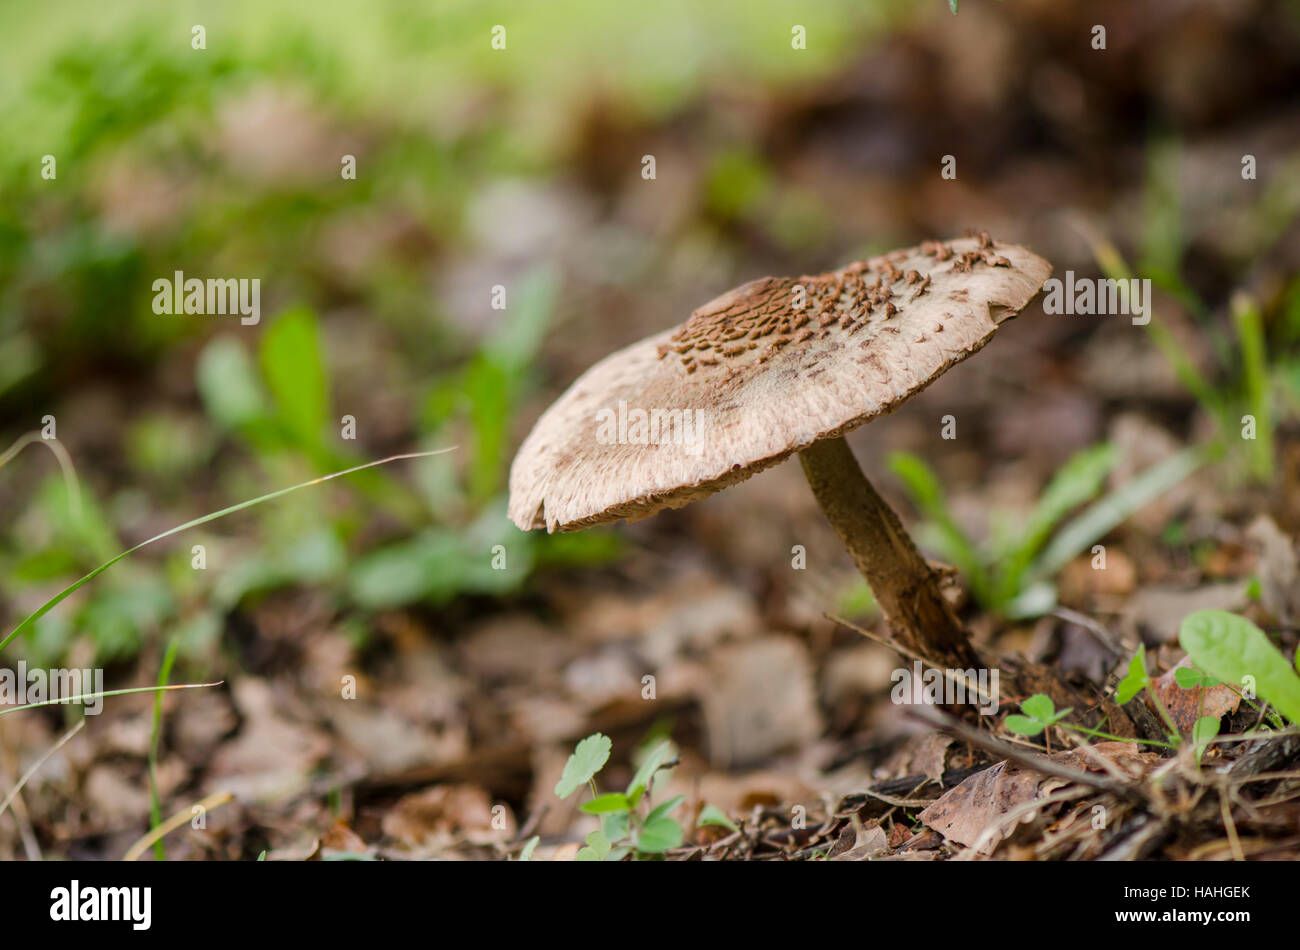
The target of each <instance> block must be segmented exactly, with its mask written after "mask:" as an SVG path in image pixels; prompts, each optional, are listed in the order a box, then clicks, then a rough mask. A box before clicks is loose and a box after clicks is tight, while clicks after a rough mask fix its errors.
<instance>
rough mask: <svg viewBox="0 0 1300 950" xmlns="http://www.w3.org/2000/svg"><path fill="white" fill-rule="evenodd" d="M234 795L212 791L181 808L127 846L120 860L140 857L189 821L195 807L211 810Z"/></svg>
mask: <svg viewBox="0 0 1300 950" xmlns="http://www.w3.org/2000/svg"><path fill="white" fill-rule="evenodd" d="M234 797H235V796H234V795H233V794H231V793H230V792H213V793H212V794H211V795H209V796H208V797H207V798H204V799H201V800H200V801H197V802H195V803H194V804H193V805H190V806H189V807H188V808H182V809H181V810H180V811H178V812H177V813H176V814H174V815H172V816H171V817H170V818H168V819H167V820H166V821H164V822H163V823H162V824H161V825H159V826H158V827H157V828H154V829H153V830H152V831H150V832H149V833H148V834H146V835H145V836H144V837H143V838H141V839H140V840H139V841H137V842H136V843H135V844H133V845H131V847H129V848H127V850H126V854H125V855H124V856H123V857H122V860H123V861H134V860H135V859H136V858H138V857H140V855H142V854H144V853H145V852H146V851H148V850H149V847H150V845H152V844H153V843H154V842H155V841H157V840H158V839H159V838H161V837H162V836H163V835H167V834H171V833H172V832H173V831H175V830H176V829H177V828H179V827H180V826H181V825H183V824H185V822H187V821H189V820H190V819H191V818H192V817H193V816H194V809H195V808H202V809H203V810H204V811H205V812H206V811H211V810H212V809H213V808H217V807H218V806H220V805H224V804H226V802H228V801H231V800H232V799H233V798H234Z"/></svg>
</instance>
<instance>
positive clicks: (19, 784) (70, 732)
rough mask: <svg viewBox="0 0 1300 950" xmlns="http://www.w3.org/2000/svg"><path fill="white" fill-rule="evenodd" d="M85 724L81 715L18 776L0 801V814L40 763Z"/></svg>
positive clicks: (44, 761)
mask: <svg viewBox="0 0 1300 950" xmlns="http://www.w3.org/2000/svg"><path fill="white" fill-rule="evenodd" d="M85 725H86V717H85V716H82V717H81V719H79V720H77V724H76V725H75V726H73V727H72V728H71V729H69V730H68V731H67V732H65V733H64V734H63V738H62V739H60V740H59V741H58V742H56V743H54V745H52V746H51V747H50V748H49V749H48V750H47V751H46V753H45V754H44V755H43V756H41V757H40V758H39V759H37V760H36V764H35V765H33V766H32V767H31V768H30V769H28V770H27V771H26V772H24V773H23V777H22V778H20V779H19V780H18V782H17V784H16V785H14V787H13V788H12V789H10V790H9V794H8V795H6V796H5V800H4V801H2V802H0V815H3V814H4V813H5V809H6V808H8V807H9V803H10V802H12V801H13V800H14V799H15V798H17V797H18V793H19V792H21V791H22V790H23V786H24V785H26V784H27V782H28V780H29V779H30V778H31V777H32V776H33V775H35V774H36V773H37V772H39V771H40V768H41V766H42V765H44V764H45V763H46V762H48V761H49V760H50V756H52V755H54V753H56V752H58V751H59V750H60V749H62V748H63V745H64V743H66V742H67V741H68V740H69V739H71V738H72V737H73V736H75V735H76V734H77V733H78V732H80V731H81V730H82V729H83V728H84V727H85Z"/></svg>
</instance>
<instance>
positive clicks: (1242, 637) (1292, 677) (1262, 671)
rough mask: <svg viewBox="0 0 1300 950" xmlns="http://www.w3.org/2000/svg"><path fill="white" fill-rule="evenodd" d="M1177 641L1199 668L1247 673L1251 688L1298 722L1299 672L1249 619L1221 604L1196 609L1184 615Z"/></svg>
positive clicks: (1240, 678)
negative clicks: (1253, 687) (1233, 612)
mask: <svg viewBox="0 0 1300 950" xmlns="http://www.w3.org/2000/svg"><path fill="white" fill-rule="evenodd" d="M1178 642H1179V644H1180V645H1181V646H1182V648H1183V649H1184V650H1186V651H1187V654H1188V656H1190V657H1191V658H1192V662H1194V663H1195V664H1196V665H1197V667H1198V668H1200V669H1202V670H1205V671H1206V672H1207V673H1209V674H1210V675H1212V676H1216V677H1218V678H1219V679H1221V680H1223V681H1224V682H1225V683H1238V684H1241V683H1244V682H1246V681H1247V678H1248V677H1249V678H1252V679H1253V680H1254V683H1255V689H1254V691H1255V692H1256V693H1258V694H1259V695H1260V696H1262V697H1264V699H1266V700H1268V701H1269V702H1270V703H1272V704H1273V705H1274V706H1276V707H1277V710H1278V712H1280V713H1281V714H1282V715H1283V716H1285V717H1286V718H1287V719H1289V720H1290V721H1291V722H1293V723H1300V676H1296V674H1295V673H1294V672H1293V671H1292V670H1291V664H1290V663H1288V662H1287V661H1286V658H1285V657H1284V656H1282V653H1281V652H1280V651H1279V650H1278V648H1277V647H1275V646H1273V644H1272V642H1271V641H1270V640H1269V639H1268V637H1267V636H1266V635H1265V634H1264V631H1263V630H1260V629H1259V627H1257V626H1255V625H1254V624H1253V623H1251V622H1250V621H1249V620H1247V619H1245V618H1244V617H1238V616H1237V615H1236V614H1230V613H1228V612H1227V611H1226V610H1198V611H1197V612H1196V613H1194V614H1190V615H1188V616H1187V617H1186V618H1185V619H1184V620H1183V623H1182V626H1180V627H1179V630H1178Z"/></svg>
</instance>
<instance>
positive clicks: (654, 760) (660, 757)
mask: <svg viewBox="0 0 1300 950" xmlns="http://www.w3.org/2000/svg"><path fill="white" fill-rule="evenodd" d="M672 745H673V744H672V740H671V739H665V740H664V741H663V742H661V743H659V745H657V746H655V748H654V749H652V750H651V751H650V753H649V755H647V756H646V757H645V759H643V760H642V762H641V767H640V768H639V769H637V770H636V774H635V775H633V776H632V781H631V782H629V783H628V786H627V794H629V795H632V794H634V793H635V792H636V790H637V789H638V788H640V789H642V790H643V791H644V790H645V789H646V788H648V787H649V785H650V779H651V778H652V777H653V776H654V774H655V773H656V772H658V771H659V768H660V766H662V765H663V764H664V760H665V759H667V758H668V753H669V751H670V750H671V749H672Z"/></svg>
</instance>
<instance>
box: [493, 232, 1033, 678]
mask: <svg viewBox="0 0 1300 950" xmlns="http://www.w3.org/2000/svg"><path fill="white" fill-rule="evenodd" d="M1051 270H1052V268H1051V265H1050V264H1049V263H1048V262H1047V261H1045V260H1043V259H1042V258H1041V257H1038V256H1037V255H1035V254H1034V253H1032V252H1031V251H1029V250H1027V249H1026V248H1023V247H1019V246H1017V245H1013V244H1001V243H998V242H994V241H993V240H992V239H991V238H989V237H988V235H987V234H983V233H981V234H979V235H977V236H974V237H967V238H962V239H957V240H953V241H950V242H943V243H941V242H932V241H930V242H926V243H925V244H922V245H920V246H919V247H914V248H908V249H906V250H900V251H895V252H892V253H890V254H886V255H883V256H881V257H875V258H872V259H870V260H867V261H859V262H855V263H852V264H849V265H848V266H846V267H844V268H841V269H840V270H838V271H832V272H830V273H827V274H820V275H817V276H812V277H799V278H791V277H764V278H761V279H759V280H755V281H751V282H750V283H747V284H744V285H743V286H741V287H737V288H736V289H735V290H732V291H730V292H728V293H725V294H723V295H722V296H721V297H718V298H717V299H716V300H713V301H711V302H710V303H707V304H705V305H704V306H703V307H700V308H699V309H698V310H696V311H694V312H693V313H692V314H691V317H690V319H689V320H687V321H686V322H685V323H684V324H682V325H681V326H680V327H677V328H676V329H673V330H667V331H665V332H663V333H660V334H658V335H656V336H652V337H649V338H648V339H645V340H642V341H641V342H639V343H634V344H632V345H631V346H629V347H627V348H625V349H622V350H619V351H618V352H617V353H614V354H612V355H610V356H608V357H606V358H605V359H603V360H601V361H600V362H599V363H597V364H595V365H594V366H592V367H591V368H590V369H589V370H587V372H585V373H584V374H583V375H582V376H581V377H580V378H579V379H578V380H577V381H576V382H575V383H574V384H573V385H572V386H570V387H569V389H568V391H567V392H565V393H564V395H562V396H561V397H560V398H559V399H558V400H556V402H555V404H554V405H552V406H551V407H550V408H549V409H548V410H547V411H546V412H545V413H544V414H543V415H542V417H541V418H540V419H539V420H538V422H537V424H536V426H535V427H534V428H533V431H532V433H531V434H530V435H529V436H528V438H527V439H526V440H525V441H524V443H523V445H522V446H521V447H520V449H519V453H518V454H517V455H516V456H515V460H514V464H513V465H512V466H511V469H510V509H509V513H510V518H511V519H512V520H513V521H514V522H515V524H517V525H518V526H519V527H520V528H522V529H524V530H531V529H534V528H543V527H544V528H546V529H547V531H571V530H576V529H580V528H584V527H588V526H591V525H599V524H609V523H612V522H615V521H618V520H620V519H624V518H626V519H627V520H628V521H635V520H638V519H641V518H644V517H647V516H649V515H652V514H654V513H655V512H657V511H661V510H662V509H665V508H679V507H681V506H683V505H686V504H689V503H690V502H692V501H695V500H696V499H699V498H703V497H705V496H707V495H711V494H713V493H714V492H716V491H720V490H722V489H723V488H726V487H727V486H729V485H732V484H735V483H736V482H739V481H743V480H744V479H746V478H749V477H750V476H751V475H754V474H756V473H757V472H761V471H762V470H763V469H765V468H768V467H769V466H772V465H775V464H777V463H778V462H780V461H782V460H783V459H785V458H787V457H788V456H790V455H791V454H793V453H796V452H797V453H798V454H799V460H800V462H801V463H802V464H803V469H804V474H805V475H806V477H807V479H808V484H809V485H810V486H811V488H812V491H813V494H814V495H815V496H816V498H817V502H818V504H819V505H820V506H821V509H822V511H823V512H824V513H825V515H826V518H827V519H828V520H829V521H830V523H831V525H832V526H833V527H834V529H835V531H836V533H837V534H838V535H839V537H840V540H841V541H842V542H843V543H844V546H845V547H846V548H847V549H848V551H849V553H850V555H852V558H853V561H854V563H855V564H856V565H857V567H858V569H859V570H860V571H861V572H862V575H863V576H864V577H865V578H866V580H867V582H868V584H870V586H871V589H872V592H873V593H874V595H875V598H876V601H877V603H878V604H879V605H880V608H881V610H882V612H883V613H884V615H885V618H886V619H887V620H888V621H889V624H890V626H891V629H892V632H893V634H894V636H895V638H896V639H897V640H898V641H899V642H900V643H901V644H902V645H903V646H905V647H907V648H908V649H910V650H912V651H914V652H916V653H919V654H920V655H922V656H924V657H925V658H927V659H929V660H931V661H934V662H936V663H948V664H956V665H957V666H959V667H960V668H963V669H964V668H969V667H972V666H978V665H979V664H978V661H977V660H976V658H975V654H974V651H973V650H972V648H971V646H970V641H969V638H968V637H967V634H966V631H965V630H964V629H963V627H962V625H961V623H960V622H959V621H958V619H957V617H956V615H955V613H954V611H953V609H952V607H951V605H950V604H949V603H948V601H947V599H946V598H945V597H944V596H943V594H942V592H941V590H940V583H939V575H938V573H937V572H936V571H935V570H934V569H933V568H932V567H931V566H930V564H929V563H928V562H927V561H926V560H925V559H924V558H923V557H922V556H921V555H920V554H919V553H918V551H917V549H916V546H915V545H914V544H913V543H912V540H911V538H910V537H908V534H907V532H906V531H905V530H904V528H903V525H902V523H901V522H900V521H899V519H898V516H897V515H896V514H895V513H894V511H893V509H891V508H890V507H889V505H888V504H887V503H886V502H885V501H884V499H882V498H881V497H880V495H879V494H878V493H877V492H876V490H875V489H874V488H873V487H872V485H871V483H870V482H869V481H868V480H867V478H866V476H865V475H864V474H863V473H862V469H861V468H860V467H859V466H858V463H857V461H856V460H855V459H854V457H853V453H852V452H851V451H850V449H849V446H848V443H847V442H845V440H844V434H845V433H846V432H848V431H849V430H851V429H854V428H857V427H858V426H860V425H862V424H863V423H866V422H870V421H871V420H872V419H875V418H876V417H877V416H881V415H884V414H886V413H888V412H891V411H893V410H894V409H896V408H898V406H900V405H902V404H903V403H904V402H905V401H906V400H907V399H908V398H909V397H911V396H912V395H913V394H914V393H917V392H919V391H920V390H921V389H924V388H925V387H926V386H927V385H929V384H930V383H931V382H933V381H934V380H935V379H937V378H938V377H939V376H940V375H942V374H943V373H944V372H945V371H947V370H948V368H949V367H951V366H953V365H954V364H955V363H958V362H960V361H961V360H963V359H965V358H966V357H967V356H969V355H970V354H972V353H974V352H975V351H976V350H978V349H979V348H980V347H982V346H983V345H984V344H985V343H987V342H988V341H989V339H990V338H991V337H992V336H993V332H994V331H995V330H996V329H997V328H998V326H999V325H1000V324H1001V323H1002V322H1004V321H1005V320H1007V319H1009V318H1010V317H1012V316H1014V315H1015V314H1017V313H1018V312H1019V311H1020V310H1021V308H1023V307H1024V306H1025V304H1026V303H1028V302H1029V300H1030V299H1032V298H1033V296H1034V295H1035V294H1036V293H1037V292H1038V290H1039V288H1041V287H1042V285H1043V283H1044V281H1046V280H1047V277H1048V275H1049V274H1050V273H1051Z"/></svg>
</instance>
